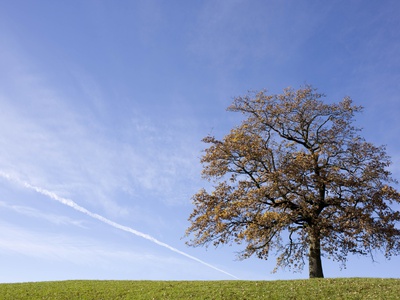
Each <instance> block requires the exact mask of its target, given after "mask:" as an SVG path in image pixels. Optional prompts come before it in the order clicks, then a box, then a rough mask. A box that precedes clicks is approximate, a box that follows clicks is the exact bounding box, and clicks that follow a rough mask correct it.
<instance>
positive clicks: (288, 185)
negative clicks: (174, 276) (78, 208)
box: [187, 86, 400, 278]
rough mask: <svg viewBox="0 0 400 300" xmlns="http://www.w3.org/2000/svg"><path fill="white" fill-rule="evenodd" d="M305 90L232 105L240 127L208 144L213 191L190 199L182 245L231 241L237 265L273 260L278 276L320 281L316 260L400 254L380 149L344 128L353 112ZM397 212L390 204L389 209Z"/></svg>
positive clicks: (392, 195) (395, 198)
mask: <svg viewBox="0 0 400 300" xmlns="http://www.w3.org/2000/svg"><path fill="white" fill-rule="evenodd" d="M323 97H324V95H323V94H320V93H318V92H317V90H316V89H314V88H313V87H312V86H305V87H301V88H300V89H298V90H294V89H292V88H287V89H285V90H284V91H283V93H282V94H278V95H269V94H268V93H267V92H266V91H261V92H259V93H250V94H248V95H246V96H243V97H237V98H235V99H234V101H233V103H232V105H231V106H229V107H228V110H229V111H232V112H241V113H242V114H244V117H245V118H244V121H243V122H242V123H241V124H240V125H239V126H237V127H235V128H233V129H232V130H231V131H230V133H228V134H227V135H226V136H225V137H223V138H222V139H217V138H216V137H214V136H207V137H206V138H204V140H203V141H204V142H205V143H207V144H209V147H208V148H206V149H205V152H204V155H203V157H202V159H201V162H202V163H203V176H204V178H205V179H208V180H209V181H211V182H213V188H212V191H207V190H206V189H201V190H200V191H199V192H198V193H197V194H195V195H194V196H193V202H194V211H193V212H192V214H191V215H190V217H189V221H190V222H191V226H190V227H189V228H188V229H187V235H188V236H191V240H190V241H189V242H188V244H189V245H191V246H201V245H210V244H211V245H215V246H217V245H219V244H231V243H237V244H242V245H244V246H245V247H244V249H243V252H241V253H240V257H241V258H247V257H250V256H252V255H256V256H257V257H259V258H261V259H267V258H268V257H269V256H270V255H271V254H272V255H275V254H276V255H277V268H278V267H289V268H291V269H294V270H301V269H303V267H304V265H305V262H306V261H307V260H308V263H309V276H310V278H313V277H323V269H322V263H321V256H326V257H328V258H331V259H333V260H335V261H338V262H340V263H341V264H342V266H344V265H345V263H346V260H347V256H348V254H350V253H353V254H361V255H368V254H369V255H373V254H374V252H375V250H381V251H382V252H383V253H384V255H385V256H386V257H390V256H392V255H396V254H398V253H399V252H400V246H399V240H400V229H399V228H398V224H399V221H400V213H399V211H396V210H395V207H396V205H398V204H399V203H400V194H399V192H398V191H396V189H395V188H394V187H393V185H394V184H395V183H397V182H396V180H395V179H393V178H392V175H391V172H390V171H389V170H388V167H389V166H390V164H391V161H390V157H389V156H388V155H387V154H386V150H385V147H384V146H375V145H373V144H372V143H369V142H367V141H366V140H365V139H364V138H363V137H362V136H360V132H361V130H360V129H359V128H357V127H355V126H354V125H353V123H354V115H355V113H359V112H361V111H362V107H361V106H356V105H354V104H353V102H352V100H351V99H350V98H349V97H345V98H344V99H343V100H342V101H340V102H338V103H324V102H323V101H322V99H323ZM397 207H398V206H397Z"/></svg>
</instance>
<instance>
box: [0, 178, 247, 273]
mask: <svg viewBox="0 0 400 300" xmlns="http://www.w3.org/2000/svg"><path fill="white" fill-rule="evenodd" d="M0 176H1V177H3V178H5V179H7V180H8V181H10V182H15V183H17V184H19V185H21V186H23V187H25V188H27V189H30V190H33V191H35V192H37V193H39V194H42V195H44V196H46V197H48V198H50V199H53V200H55V201H57V202H59V203H61V204H63V205H66V206H69V207H71V208H73V209H74V210H76V211H79V212H81V213H83V214H85V215H87V216H89V217H91V218H93V219H96V220H99V221H101V222H103V223H105V224H107V225H110V226H112V227H114V228H116V229H119V230H122V231H126V232H129V233H132V234H134V235H136V236H139V237H141V238H144V239H146V240H149V241H151V242H153V243H155V244H157V245H159V246H161V247H164V248H167V249H169V250H171V251H173V252H175V253H178V254H180V255H183V256H185V257H187V258H189V259H192V260H194V261H197V262H198V263H201V264H203V265H205V266H207V267H209V268H211V269H214V270H216V271H218V272H221V273H224V274H225V275H228V276H230V277H232V278H235V279H239V278H238V277H236V276H235V275H233V274H230V273H228V272H226V271H224V270H222V269H219V268H217V267H215V266H213V265H211V264H209V263H207V262H205V261H202V260H201V259H198V258H197V257H194V256H192V255H190V254H187V253H186V252H183V251H180V250H179V249H176V248H174V247H172V246H170V245H168V244H166V243H164V242H161V241H159V240H157V239H156V238H154V237H152V236H150V235H148V234H145V233H143V232H140V231H138V230H135V229H133V228H130V227H128V226H124V225H121V224H119V223H116V222H114V221H111V220H109V219H107V218H105V217H103V216H101V215H99V214H96V213H93V212H91V211H89V210H87V209H86V208H84V207H82V206H80V205H78V204H77V203H75V202H74V201H72V200H70V199H66V198H63V197H60V196H58V195H57V194H55V193H53V192H51V191H48V190H46V189H43V188H40V187H37V186H34V185H31V184H29V183H28V182H25V181H22V180H20V179H19V178H16V177H13V176H10V175H9V174H7V173H4V172H2V171H0Z"/></svg>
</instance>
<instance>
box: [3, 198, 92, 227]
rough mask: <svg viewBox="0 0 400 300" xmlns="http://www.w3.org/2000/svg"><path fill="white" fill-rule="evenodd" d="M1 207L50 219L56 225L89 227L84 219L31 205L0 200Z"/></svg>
mask: <svg viewBox="0 0 400 300" xmlns="http://www.w3.org/2000/svg"><path fill="white" fill-rule="evenodd" d="M0 207H1V208H3V209H7V210H11V211H14V212H16V213H18V214H21V215H24V216H28V217H33V218H38V219H43V220H45V221H48V222H50V223H53V224H56V225H74V226H78V227H81V228H87V227H86V226H85V225H84V221H82V220H74V219H71V218H69V217H67V216H62V215H57V214H52V213H43V212H41V211H39V210H37V209H36V208H33V207H29V206H24V205H14V204H10V203H9V202H5V201H0Z"/></svg>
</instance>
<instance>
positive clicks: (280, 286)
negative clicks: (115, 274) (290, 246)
mask: <svg viewBox="0 0 400 300" xmlns="http://www.w3.org/2000/svg"><path fill="white" fill-rule="evenodd" d="M0 299H2V300H3V299H10V300H11V299H12V300H17V299H29V300H32V299H65V300H67V299H68V300H71V299H87V300H89V299H93V300H94V299H96V300H101V299H202V300H205V299H227V300H228V299H229V300H232V299H249V300H253V299H318V300H320V299H341V300H342V299H400V279H374V278H338V279H313V280H285V281H284V280H282V281H92V280H77V281H54V282H30V283H11V284H0Z"/></svg>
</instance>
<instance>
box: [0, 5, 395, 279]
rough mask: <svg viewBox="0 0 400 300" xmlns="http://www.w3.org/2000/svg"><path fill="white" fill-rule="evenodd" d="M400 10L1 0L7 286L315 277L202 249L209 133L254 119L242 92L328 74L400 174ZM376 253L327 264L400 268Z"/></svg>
mask: <svg viewBox="0 0 400 300" xmlns="http://www.w3.org/2000/svg"><path fill="white" fill-rule="evenodd" d="M399 14H400V2H398V1H396V0H393V1H390V0H382V1H372V0H370V1H368V0H366V1H357V0H354V1H312V0H310V1H297V0H292V1H285V0H284V1H278V0H276V1H256V0H254V1H252V0H250V1H239V0H237V1H233V0H232V1H211V0H210V1H183V0H182V1H161V0H159V1H152V0H147V1H106V0H96V1H90V0H84V1H77V0H72V1H50V0H49V1H44V0H39V1H22V0H15V1H5V0H0V137H1V138H0V174H2V176H0V228H1V230H0V263H1V266H2V268H1V271H0V282H18V281H40V280H62V279H135V280H136V279H154V280H186V279H188V280H217V279H233V277H232V276H231V275H233V276H234V277H238V278H240V279H249V280H250V279H263V280H271V279H292V278H307V277H308V272H307V269H305V270H304V272H303V273H300V274H297V273H296V274H293V273H291V272H289V271H287V270H286V271H285V270H281V271H279V272H278V273H276V274H271V271H272V270H273V268H274V265H275V261H274V257H271V259H270V260H268V261H260V260H257V259H255V258H254V259H249V260H244V261H237V260H236V258H235V252H237V251H239V250H240V249H241V248H240V247H237V246H224V247H219V248H217V249H214V248H213V247H210V248H208V249H205V248H189V247H187V246H186V245H185V239H182V237H183V236H184V233H185V230H186V228H187V227H188V225H189V224H188V221H187V218H188V216H189V214H190V213H191V211H192V209H193V207H192V204H191V196H192V195H193V194H195V193H196V192H197V191H198V190H199V189H200V188H201V187H203V186H207V184H208V183H206V182H204V181H203V180H202V179H201V177H200V172H201V165H200V163H199V158H200V156H201V151H202V149H203V148H204V147H205V145H204V144H202V142H201V139H202V138H203V137H205V136H206V135H208V134H210V133H211V134H214V135H216V136H217V137H222V136H223V135H224V134H226V133H228V131H229V129H230V128H231V127H233V126H235V125H237V124H238V122H239V120H240V116H239V115H236V114H234V113H231V112H227V111H226V107H227V106H228V105H229V104H230V103H231V101H232V99H233V97H235V96H240V95H243V94H245V93H247V91H249V90H260V89H264V88H265V89H268V90H269V91H270V92H272V93H279V92H281V90H282V89H283V88H285V87H288V86H292V87H294V88H298V87H299V86H300V85H304V84H306V83H308V84H313V85H314V86H315V87H317V88H318V89H319V91H321V92H323V93H325V94H326V95H327V98H326V100H327V101H339V100H341V99H342V98H343V97H344V96H347V95H348V96H350V97H352V99H353V100H354V102H355V103H356V104H359V105H363V106H364V107H365V110H364V112H363V114H362V115H359V116H358V117H357V125H358V126H359V127H362V128H363V132H362V134H363V135H364V136H365V137H366V138H367V140H369V141H371V142H373V143H375V144H377V145H382V144H385V145H387V152H388V154H389V155H390V156H391V157H392V161H393V165H392V166H391V171H392V173H393V175H394V177H395V178H397V179H400V167H399V163H400V154H399V151H398V149H399V148H400V141H399V138H398V137H399V136H400V121H399V117H398V114H399V112H400V100H399V95H400V85H399V82H400V18H399V17H398V16H399ZM397 187H398V188H399V186H397ZM35 189H36V190H35ZM64 200H65V201H64ZM63 201H64V204H63V203H62V202H63ZM68 201H69V202H68ZM71 201H73V202H71ZM68 205H69V206H68ZM74 205H75V206H74ZM71 206H74V207H75V209H74V207H71ZM77 207H78V208H82V209H80V210H79V209H77ZM83 208H84V209H83ZM86 212H89V214H88V213H86ZM90 213H91V214H92V215H90ZM93 214H96V216H101V218H103V219H101V218H93ZM104 220H108V221H112V222H115V223H112V224H118V226H120V227H118V226H113V225H112V224H111V225H110V223H107V222H105V221H104ZM121 226H125V227H123V228H130V229H132V231H131V232H129V231H126V230H123V229H121ZM140 234H142V235H146V237H150V238H144V237H143V236H140ZM157 242H160V243H164V244H163V245H164V246H163V245H160V243H157ZM165 245H166V246H165ZM168 247H169V248H168ZM171 249H172V250H171ZM175 250H176V251H175ZM196 259H199V260H201V262H199V261H198V260H196ZM375 259H376V261H377V262H375V263H372V262H371V259H370V258H369V257H365V258H364V257H361V258H360V257H356V256H351V257H349V261H348V267H347V269H344V270H340V268H339V265H337V264H335V263H332V262H330V261H328V260H324V261H323V263H324V268H325V269H324V271H325V275H326V276H327V277H348V276H357V277H362V276H370V277H399V271H398V266H399V264H400V258H398V257H395V258H393V259H392V260H390V261H387V260H385V258H384V257H382V256H381V255H380V254H379V253H378V254H376V257H375Z"/></svg>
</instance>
